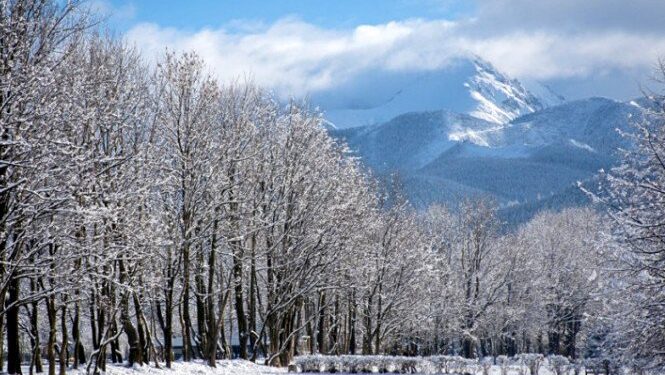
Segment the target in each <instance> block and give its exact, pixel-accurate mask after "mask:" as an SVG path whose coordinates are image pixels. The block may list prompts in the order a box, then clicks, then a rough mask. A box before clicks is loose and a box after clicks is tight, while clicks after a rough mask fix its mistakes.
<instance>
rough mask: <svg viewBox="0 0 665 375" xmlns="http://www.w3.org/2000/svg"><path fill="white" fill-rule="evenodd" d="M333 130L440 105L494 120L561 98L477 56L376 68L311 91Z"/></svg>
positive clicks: (501, 121)
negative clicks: (433, 65)
mask: <svg viewBox="0 0 665 375" xmlns="http://www.w3.org/2000/svg"><path fill="white" fill-rule="evenodd" d="M311 101H312V103H314V104H315V105H317V106H318V107H320V108H322V109H324V115H325V117H326V119H327V120H328V121H330V122H331V123H332V124H334V126H335V127H336V128H349V127H356V126H366V125H374V124H379V123H384V122H386V121H389V120H390V119H392V118H394V117H396V116H399V115H401V114H404V113H408V112H424V111H437V110H442V109H445V110H447V111H450V112H453V113H459V114H467V115H470V116H473V117H475V118H478V119H481V120H485V121H488V122H492V123H496V124H505V123H508V122H509V121H511V120H513V119H515V118H517V117H519V116H521V115H524V114H528V113H532V112H535V111H538V110H541V109H543V108H547V107H549V106H553V105H558V104H561V103H563V102H564V101H565V100H564V98H563V97H562V96H561V95H558V94H556V93H555V92H553V91H552V90H551V89H549V88H548V87H546V86H543V85H541V84H539V83H537V82H530V83H529V87H528V88H527V87H526V86H525V85H524V84H522V83H521V82H520V81H518V80H516V79H512V78H510V77H508V76H507V75H505V74H503V73H501V72H499V71H498V70H497V69H496V68H495V67H494V66H493V65H492V64H491V63H489V62H488V61H485V60H483V59H482V58H480V57H477V56H474V57H470V58H459V59H456V60H454V61H452V62H451V63H450V64H449V65H447V66H445V67H443V68H440V69H436V70H431V71H424V72H423V71H421V72H404V71H376V72H370V73H368V74H366V75H364V76H363V77H361V78H360V79H356V80H354V81H352V82H346V83H343V84H340V85H339V86H336V87H334V88H333V89H329V90H327V91H321V92H316V93H313V94H312V95H311Z"/></svg>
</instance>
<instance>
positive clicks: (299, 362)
mask: <svg viewBox="0 0 665 375" xmlns="http://www.w3.org/2000/svg"><path fill="white" fill-rule="evenodd" d="M504 358H505V357H504ZM541 358H542V357H541ZM488 359H489V358H488ZM494 363H497V364H494ZM502 363H503V365H502ZM44 365H45V368H44V370H45V371H47V368H46V367H47V366H48V364H46V363H45V364H44ZM289 369H290V370H291V373H303V374H312V373H317V374H340V375H343V374H357V373H409V374H470V375H530V370H529V366H527V365H526V364H525V363H515V362H514V361H513V359H508V361H507V362H502V359H501V357H499V358H498V361H495V360H492V361H489V360H485V359H483V360H467V359H463V358H460V357H448V356H435V357H390V356H350V355H346V356H322V355H313V356H302V357H296V358H295V360H294V363H293V365H292V366H290V367H289ZM58 370H59V369H58V368H56V371H58ZM557 370H559V371H557ZM577 370H578V371H575V369H574V367H573V366H572V365H565V366H564V367H561V368H558V369H555V368H554V367H553V363H552V362H551V360H550V359H547V358H542V359H541V360H539V366H538V369H537V373H538V375H573V374H575V373H580V374H584V371H583V369H582V368H578V369H577ZM23 373H24V374H28V373H29V370H28V368H27V367H25V368H23ZM67 373H68V374H69V375H83V374H86V370H85V367H81V368H79V369H76V370H74V369H70V370H69V371H68V372H67ZM288 373H289V370H287V368H276V367H270V366H264V365H261V364H258V363H252V362H250V361H245V360H219V361H217V367H216V368H211V367H209V366H207V365H206V364H205V362H203V361H194V362H190V363H183V362H175V363H173V368H171V369H167V368H166V367H164V366H163V364H162V365H161V366H160V368H157V367H155V366H154V364H153V363H151V364H150V365H144V366H134V367H127V366H123V365H114V364H107V367H106V374H108V375H133V374H160V375H185V374H198V375H286V374H288Z"/></svg>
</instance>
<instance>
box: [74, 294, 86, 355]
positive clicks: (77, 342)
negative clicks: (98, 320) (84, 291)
mask: <svg viewBox="0 0 665 375" xmlns="http://www.w3.org/2000/svg"><path fill="white" fill-rule="evenodd" d="M76 295H78V293H76ZM79 309H80V307H79V302H78V301H76V303H75V305H74V320H73V322H72V338H73V339H74V363H73V365H74V368H78V365H82V364H85V362H86V360H85V348H84V347H83V343H82V342H81V328H80V325H81V323H80V322H81V317H80V311H79Z"/></svg>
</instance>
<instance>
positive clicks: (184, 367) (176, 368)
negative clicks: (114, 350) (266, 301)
mask: <svg viewBox="0 0 665 375" xmlns="http://www.w3.org/2000/svg"><path fill="white" fill-rule="evenodd" d="M45 366H48V364H47V363H45ZM47 370H48V369H47V368H46V367H45V368H44V371H47ZM57 371H58V368H57V367H56V372H57ZM286 372H287V370H286V368H276V367H269V366H263V365H259V364H256V363H252V362H250V361H244V360H219V361H217V367H216V368H211V367H209V366H207V365H206V364H205V363H204V362H203V361H195V362H190V363H183V362H175V363H173V368H171V369H167V368H166V367H164V366H163V365H162V366H161V368H157V367H155V365H154V363H151V364H150V365H144V366H135V367H126V366H122V365H113V364H107V365H106V374H107V375H129V374H132V375H135V374H160V375H188V374H197V375H277V374H286ZM23 373H24V374H28V373H29V372H28V368H27V367H26V368H24V369H23ZM67 373H68V374H70V375H83V374H86V371H85V367H81V368H79V369H77V370H69V371H68V372H67Z"/></svg>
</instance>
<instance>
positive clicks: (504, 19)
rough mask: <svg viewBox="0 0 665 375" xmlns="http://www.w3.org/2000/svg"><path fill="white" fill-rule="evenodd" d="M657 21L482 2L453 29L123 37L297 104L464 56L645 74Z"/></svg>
mask: <svg viewBox="0 0 665 375" xmlns="http://www.w3.org/2000/svg"><path fill="white" fill-rule="evenodd" d="M628 3H630V4H628ZM626 4H628V5H630V6H628V7H627V6H626ZM661 4H662V5H661ZM656 12H658V13H656ZM662 14H665V2H660V1H650V0H634V1H631V2H625V1H615V0H607V1H600V0H586V1H583V2H580V1H573V0H560V1H537V2H536V1H530V0H487V1H481V2H479V3H478V11H477V14H476V15H475V16H474V17H473V18H467V19H459V20H453V21H450V20H423V19H411V20H401V21H393V22H388V23H385V24H378V25H361V26H357V27H355V28H351V29H327V28H322V27H319V26H316V25H313V24H311V23H308V22H306V21H303V20H300V19H298V18H284V19H282V20H280V21H278V22H276V23H274V24H270V25H264V24H257V23H243V22H241V21H237V22H234V23H233V24H229V25H224V26H222V27H219V28H214V29H212V28H209V29H202V30H197V31H186V30H178V29H173V28H165V27H161V26H159V25H157V24H150V23H143V24H138V25H136V26H134V27H133V28H131V29H130V30H129V31H128V32H127V34H126V38H127V39H128V40H129V41H130V42H132V43H135V44H136V45H137V46H138V47H139V48H141V49H142V50H144V51H146V52H147V53H148V56H151V57H152V58H155V56H158V55H160V54H161V53H163V51H164V49H165V48H166V47H169V48H171V49H174V50H194V51H196V52H198V53H199V54H200V55H201V56H202V57H203V58H204V59H205V60H206V61H207V63H208V64H209V65H210V66H211V68H212V69H213V71H214V72H215V74H217V75H218V76H219V78H220V79H222V80H225V81H226V80H232V79H238V78H243V77H251V78H252V79H253V80H254V81H255V82H257V83H259V84H261V85H264V86H267V87H271V88H273V89H275V90H276V91H277V92H278V93H280V94H283V95H306V94H308V93H312V92H316V91H319V90H325V89H330V88H334V87H335V86H336V85H340V84H342V83H344V82H347V81H348V80H352V79H354V77H357V76H358V75H361V74H363V73H365V72H368V71H380V70H386V71H394V70H398V71H399V70H401V71H423V70H434V69H442V68H445V67H446V66H447V65H448V64H450V63H452V62H453V61H454V60H455V58H458V57H462V56H468V55H471V54H475V55H479V56H481V57H483V58H485V59H487V60H489V61H491V62H492V63H493V64H494V65H496V66H497V67H498V68H499V69H501V70H503V71H505V72H506V73H508V74H509V75H512V76H514V77H519V78H523V79H533V80H544V81H547V80H556V79H569V78H584V77H589V76H594V75H604V74H609V73H610V72H614V71H617V70H619V71H622V70H624V71H628V70H631V71H642V72H644V71H648V70H650V69H651V68H652V67H653V66H654V65H655V63H656V62H657V59H658V58H659V57H661V56H664V55H665V23H663V22H662V20H660V18H661V17H660V15H662ZM658 21H660V22H658Z"/></svg>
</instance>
